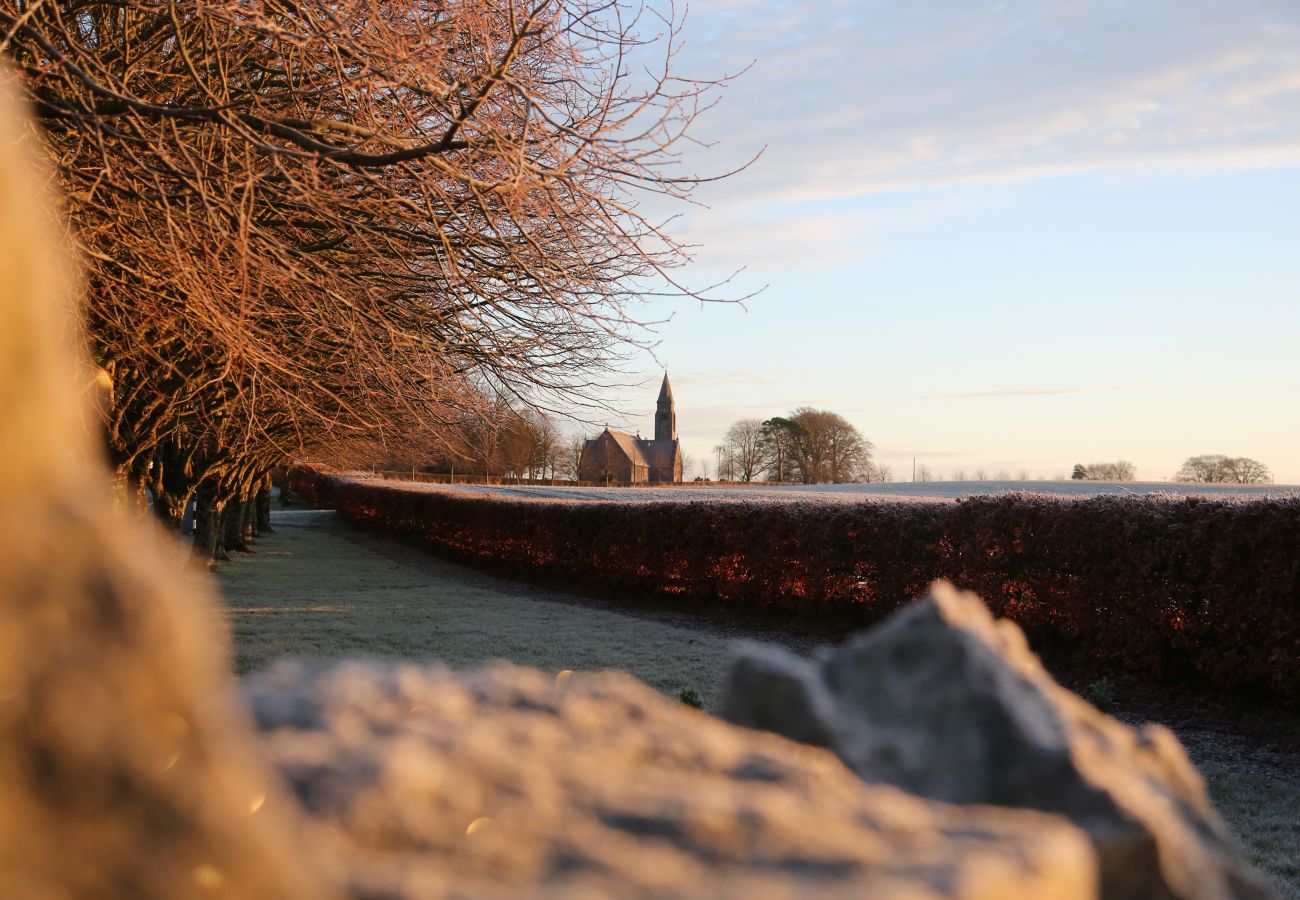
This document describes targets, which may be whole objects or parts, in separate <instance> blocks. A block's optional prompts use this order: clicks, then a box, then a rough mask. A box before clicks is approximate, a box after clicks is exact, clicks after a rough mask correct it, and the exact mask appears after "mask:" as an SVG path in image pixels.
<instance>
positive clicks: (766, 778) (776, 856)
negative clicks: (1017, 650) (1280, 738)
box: [247, 662, 1096, 900]
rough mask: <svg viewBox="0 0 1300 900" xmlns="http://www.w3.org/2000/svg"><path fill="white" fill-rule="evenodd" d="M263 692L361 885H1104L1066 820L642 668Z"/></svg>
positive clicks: (477, 893) (730, 890)
mask: <svg viewBox="0 0 1300 900" xmlns="http://www.w3.org/2000/svg"><path fill="white" fill-rule="evenodd" d="M247 691H248V696H249V698H250V701H251V706H252V709H253V712H254V717H255V720H256V722H257V724H258V727H259V728H260V729H261V731H262V741H263V744H264V746H265V748H266V752H267V754H268V755H269V757H270V758H271V760H272V761H273V763H274V764H275V765H276V767H277V768H278V769H279V770H280V771H281V772H282V773H283V774H284V776H285V777H286V778H287V780H288V781H289V783H290V784H291V786H292V787H293V789H294V791H296V793H297V794H298V797H299V799H300V800H301V801H302V804H303V806H304V807H305V808H306V809H307V810H308V813H309V814H310V816H311V817H312V819H313V820H314V821H315V822H316V823H318V825H319V826H320V830H321V832H322V833H323V834H324V835H325V837H324V838H323V840H324V841H325V847H324V849H323V850H322V852H323V853H325V854H327V855H328V856H329V857H330V858H332V859H334V860H336V861H337V862H338V863H339V864H340V866H341V867H342V868H343V870H344V871H346V872H347V873H348V879H349V880H348V885H347V887H348V891H349V893H350V894H351V895H352V896H357V897H385V898H411V900H414V898H425V897H471V896H472V897H485V896H486V897H494V896H520V895H526V896H556V897H559V896H563V897H572V896H578V897H586V896H590V897H608V896H618V897H624V896H632V897H638V896H665V897H667V896H671V897H692V896H693V897H736V898H741V897H743V898H765V897H791V898H794V897H864V896H879V897H909V898H911V897H917V898H929V897H963V898H975V897H980V898H983V897H988V898H999V900H1000V898H1014V897H1034V898H1039V897H1062V898H1073V897H1078V898H1083V897H1093V896H1095V895H1096V881H1095V866H1096V863H1095V860H1094V859H1093V856H1092V850H1091V848H1090V846H1089V845H1088V842H1087V840H1086V838H1085V837H1084V836H1083V834H1082V833H1081V832H1079V831H1078V830H1077V829H1076V828H1074V827H1073V826H1071V825H1069V824H1068V823H1067V822H1065V821H1064V820H1062V819H1060V818H1057V817H1052V816H1047V815H1043V814H1041V813H1033V812H1024V811H1018V810H1004V809H994V808H987V807H956V806H951V805H948V804H943V803H937V802H934V801H926V800H921V799H918V798H915V797H910V796H908V795H906V794H905V793H903V792H902V791H899V790H896V789H894V788H891V787H887V786H880V785H876V786H873V785H867V784H864V783H863V782H862V781H861V780H860V779H858V778H856V777H855V776H854V775H853V773H851V772H850V771H848V769H846V768H845V767H844V765H843V764H842V763H841V762H840V761H839V760H837V759H836V758H835V756H834V755H833V754H831V753H830V752H829V751H826V750H822V749H818V748H813V747H806V746H801V745H799V744H796V743H792V742H790V741H787V740H784V739H782V738H779V737H777V736H775V735H770V734H762V733H757V732H753V731H747V730H745V729H740V728H736V727H734V726H731V725H728V724H726V723H724V722H721V721H719V720H717V719H714V718H711V717H709V716H705V715H703V714H701V713H698V712H696V711H694V710H692V709H689V708H688V707H686V706H684V705H682V704H680V703H676V702H673V701H671V700H669V699H667V698H665V697H663V696H661V695H659V694H658V693H656V692H655V691H653V690H651V689H650V688H648V687H646V686H645V685H643V684H641V683H640V682H638V681H636V680H635V679H632V678H630V677H627V676H624V675H618V674H613V673H605V674H600V675H583V674H577V675H573V676H571V677H564V678H561V679H555V678H552V677H549V676H546V675H544V674H542V673H540V672H536V671H533V670H526V669H515V668H509V667H499V668H492V669H484V670H477V671H473V672H468V673H461V674H456V673H452V672H449V671H446V670H444V669H438V668H424V667H419V666H397V665H391V664H380V663H362V662H349V663H342V664H336V665H332V666H317V667H313V666H304V665H293V664H282V665H281V666H280V667H278V668H276V669H273V670H271V671H270V672H268V673H265V674H263V675H261V676H259V677H258V678H256V679H255V680H253V681H252V682H251V683H250V684H249V685H248V689H247Z"/></svg>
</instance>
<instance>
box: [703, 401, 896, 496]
mask: <svg viewBox="0 0 1300 900" xmlns="http://www.w3.org/2000/svg"><path fill="white" fill-rule="evenodd" d="M746 421H750V420H744V421H742V422H737V423H736V425H733V426H732V428H733V429H735V428H737V427H740V426H744V428H745V429H748V427H749V426H748V425H746V424H745V422H746ZM730 434H731V432H730V431H728V435H730ZM757 438H758V443H757V447H756V449H757V452H758V454H759V455H760V457H761V463H760V468H761V470H762V471H763V473H764V475H765V476H766V479H767V480H768V481H798V482H802V483H804V484H827V483H831V484H840V483H844V482H853V481H868V480H873V479H874V480H883V479H882V478H881V476H880V472H879V470H877V469H875V468H874V466H873V464H872V459H871V451H872V450H873V449H874V445H873V444H872V443H871V442H870V441H869V440H867V439H866V438H865V437H863V436H862V433H861V432H860V431H858V429H857V428H856V427H854V425H853V424H852V423H851V422H849V421H848V420H847V419H845V418H844V417H843V416H841V415H839V414H838V413H833V412H830V411H829V410H824V409H813V408H811V407H807V406H804V407H800V408H799V409H796V410H795V411H794V412H792V413H791V414H790V415H789V416H788V417H783V416H774V417H772V418H771V419H768V420H766V421H765V422H762V423H759V426H758V435H757ZM726 446H728V443H727V442H724V444H723V445H720V447H719V449H722V448H723V447H726Z"/></svg>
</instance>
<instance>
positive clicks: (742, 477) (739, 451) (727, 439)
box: [716, 419, 767, 482]
mask: <svg viewBox="0 0 1300 900" xmlns="http://www.w3.org/2000/svg"><path fill="white" fill-rule="evenodd" d="M716 452H717V454H718V462H719V465H720V466H723V465H725V467H726V471H727V472H728V473H729V474H730V476H731V477H730V479H727V480H734V481H744V482H749V481H755V480H757V479H758V477H759V476H760V475H761V474H762V471H763V468H764V466H765V465H766V459H767V454H766V448H765V447H764V438H763V423H762V422H760V421H759V420H758V419H741V420H740V421H739V422H736V423H734V424H733V425H732V426H731V427H730V428H728V429H727V433H726V434H725V435H724V436H723V438H722V444H721V445H719V447H718V448H717V449H716ZM721 472H722V470H721V469H720V470H719V476H718V477H719V478H721V477H722V474H721Z"/></svg>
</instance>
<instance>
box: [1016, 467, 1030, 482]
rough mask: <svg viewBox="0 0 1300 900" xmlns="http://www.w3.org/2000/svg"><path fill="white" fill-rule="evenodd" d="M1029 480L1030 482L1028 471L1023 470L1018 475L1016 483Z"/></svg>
mask: <svg viewBox="0 0 1300 900" xmlns="http://www.w3.org/2000/svg"><path fill="white" fill-rule="evenodd" d="M1028 480H1029V470H1028V469H1021V470H1020V471H1019V472H1017V473H1016V481H1028Z"/></svg>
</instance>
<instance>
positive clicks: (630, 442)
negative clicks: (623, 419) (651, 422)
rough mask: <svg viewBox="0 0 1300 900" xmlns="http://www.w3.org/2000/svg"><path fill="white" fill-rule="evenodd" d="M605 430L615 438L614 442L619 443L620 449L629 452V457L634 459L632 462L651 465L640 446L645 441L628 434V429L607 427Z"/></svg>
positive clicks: (639, 464)
mask: <svg viewBox="0 0 1300 900" xmlns="http://www.w3.org/2000/svg"><path fill="white" fill-rule="evenodd" d="M605 431H606V433H607V434H608V435H609V436H610V437H612V438H613V439H614V443H616V444H618V447H619V449H620V450H622V451H623V452H624V453H626V454H627V458H628V459H630V460H632V462H634V463H635V464H636V465H638V466H649V465H650V463H649V462H647V461H646V458H645V455H644V454H642V452H641V448H640V447H639V446H638V445H639V444H641V443H643V442H642V441H639V440H637V439H636V438H634V437H632V435H630V434H628V433H627V432H626V431H615V430H614V429H612V428H606V429H605Z"/></svg>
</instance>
